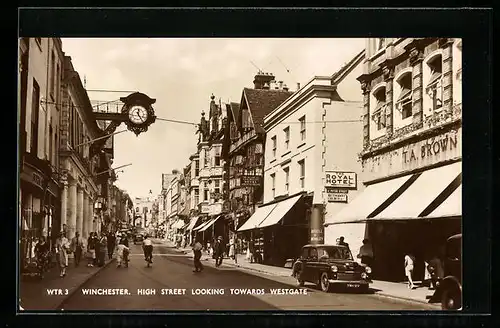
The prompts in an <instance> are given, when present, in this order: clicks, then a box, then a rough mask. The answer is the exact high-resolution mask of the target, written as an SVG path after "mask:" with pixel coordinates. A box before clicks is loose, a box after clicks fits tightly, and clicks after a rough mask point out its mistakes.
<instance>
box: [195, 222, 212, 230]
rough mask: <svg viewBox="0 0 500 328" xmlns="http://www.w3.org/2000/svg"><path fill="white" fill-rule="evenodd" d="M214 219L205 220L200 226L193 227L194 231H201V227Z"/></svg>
mask: <svg viewBox="0 0 500 328" xmlns="http://www.w3.org/2000/svg"><path fill="white" fill-rule="evenodd" d="M211 220H212V219H209V220H207V221H205V222H202V223H201V224H200V225H199V226H197V227H196V228H194V229H193V231H200V229H202V228H203V227H204V226H206V225H207V224H209V223H210V221H211Z"/></svg>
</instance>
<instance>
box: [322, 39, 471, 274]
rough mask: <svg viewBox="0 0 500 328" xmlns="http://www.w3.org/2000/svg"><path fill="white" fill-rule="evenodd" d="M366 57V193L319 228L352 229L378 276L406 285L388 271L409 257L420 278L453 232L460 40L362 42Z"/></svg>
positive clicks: (456, 224)
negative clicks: (367, 246) (366, 243)
mask: <svg viewBox="0 0 500 328" xmlns="http://www.w3.org/2000/svg"><path fill="white" fill-rule="evenodd" d="M366 52H367V58H366V60H365V63H364V73H363V74H362V75H360V76H359V78H358V79H359V81H360V82H361V88H362V93H363V98H364V100H363V104H364V106H363V151H362V152H361V153H360V159H361V161H362V165H363V183H364V184H365V186H366V189H365V190H364V192H363V193H361V194H360V195H359V196H358V197H357V198H356V199H355V200H354V201H353V203H351V204H349V206H347V207H346V208H345V209H343V210H342V211H340V212H339V213H337V214H336V215H334V216H332V217H331V218H330V219H329V220H328V221H327V224H329V225H332V229H336V231H338V233H344V232H345V231H350V232H351V235H352V236H353V237H352V238H353V240H352V243H351V244H357V245H359V244H360V241H361V240H362V239H363V238H368V239H370V240H371V242H372V244H373V249H374V256H375V262H374V274H375V276H377V277H378V278H379V279H386V280H395V281H398V280H402V279H404V277H403V274H404V272H403V270H395V268H399V267H402V264H401V263H403V259H404V256H405V255H406V254H411V255H413V256H414V257H415V258H416V266H415V277H414V279H416V280H420V279H422V278H423V274H424V261H426V260H428V259H429V258H430V257H432V256H436V255H438V256H439V255H442V254H440V253H441V252H442V247H443V245H444V243H445V241H446V239H447V238H448V237H450V236H451V235H453V234H456V233H460V232H461V213H462V212H461V204H462V203H461V159H462V154H461V135H462V114H461V113H462V106H461V103H462V99H461V98H462V78H461V76H462V73H461V71H462V69H461V67H462V58H461V57H462V55H461V52H462V41H461V40H460V39H451V38H424V39H412V38H384V39H380V38H379V39H367V41H366ZM424 240H425V241H424ZM353 251H356V252H357V249H353Z"/></svg>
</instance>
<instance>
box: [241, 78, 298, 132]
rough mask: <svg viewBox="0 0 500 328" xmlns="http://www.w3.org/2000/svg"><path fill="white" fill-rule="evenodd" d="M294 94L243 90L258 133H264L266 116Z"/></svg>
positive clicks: (263, 90) (276, 91)
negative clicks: (263, 126)
mask: <svg viewBox="0 0 500 328" xmlns="http://www.w3.org/2000/svg"><path fill="white" fill-rule="evenodd" d="M292 94H293V92H290V91H284V90H266V89H250V88H244V89H243V97H245V98H246V100H247V104H248V109H249V111H250V114H251V115H252V120H253V123H254V127H255V131H256V132H264V129H263V128H262V125H263V123H264V116H266V115H267V114H269V113H270V112H272V111H273V110H274V109H275V108H277V107H278V106H279V105H281V104H282V103H283V102H284V101H285V100H287V99H288V97H290V96H291V95H292Z"/></svg>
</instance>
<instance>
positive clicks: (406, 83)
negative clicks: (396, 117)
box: [396, 72, 412, 120]
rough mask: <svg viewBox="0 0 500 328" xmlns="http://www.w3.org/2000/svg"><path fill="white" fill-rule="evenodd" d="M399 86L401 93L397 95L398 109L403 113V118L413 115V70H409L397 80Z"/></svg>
mask: <svg viewBox="0 0 500 328" xmlns="http://www.w3.org/2000/svg"><path fill="white" fill-rule="evenodd" d="M397 88H398V91H399V94H398V95H397V97H398V98H397V101H396V109H397V110H398V112H399V113H400V115H401V119H402V120H404V119H407V118H409V117H411V108H412V103H411V96H412V81H411V72H407V73H405V74H403V75H401V77H400V78H399V79H398V80H397Z"/></svg>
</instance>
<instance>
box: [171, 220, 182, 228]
mask: <svg viewBox="0 0 500 328" xmlns="http://www.w3.org/2000/svg"><path fill="white" fill-rule="evenodd" d="M182 227H184V221H182V220H177V221H176V222H175V223H174V224H173V225H172V228H173V229H182Z"/></svg>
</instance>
